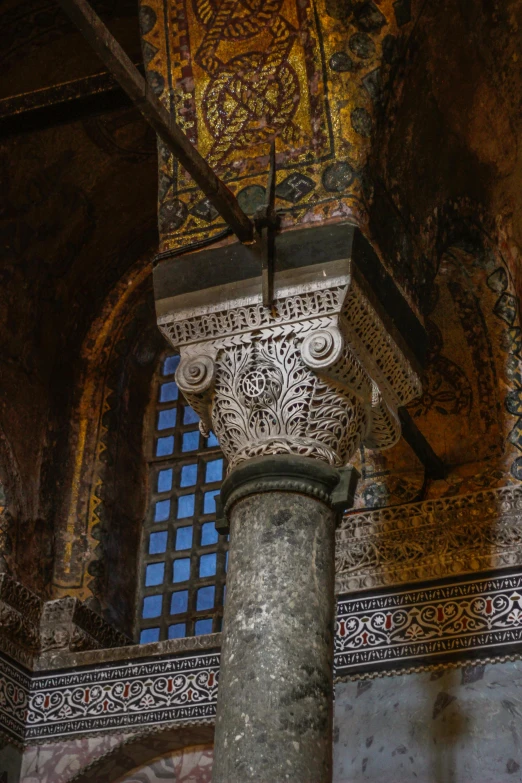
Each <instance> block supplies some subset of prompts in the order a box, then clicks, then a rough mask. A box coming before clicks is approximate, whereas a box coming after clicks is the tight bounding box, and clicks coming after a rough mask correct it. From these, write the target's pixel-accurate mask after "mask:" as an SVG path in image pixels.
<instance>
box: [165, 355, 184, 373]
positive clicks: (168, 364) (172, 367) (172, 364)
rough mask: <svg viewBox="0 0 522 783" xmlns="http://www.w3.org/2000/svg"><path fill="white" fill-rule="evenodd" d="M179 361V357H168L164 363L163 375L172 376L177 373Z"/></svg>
mask: <svg viewBox="0 0 522 783" xmlns="http://www.w3.org/2000/svg"><path fill="white" fill-rule="evenodd" d="M179 360H180V357H179V356H167V358H166V359H165V361H164V362H163V375H172V373H173V372H176V370H177V368H178V364H179Z"/></svg>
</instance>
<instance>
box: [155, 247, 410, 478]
mask: <svg viewBox="0 0 522 783" xmlns="http://www.w3.org/2000/svg"><path fill="white" fill-rule="evenodd" d="M318 267H319V268H318ZM274 290H275V297H274V304H273V307H272V308H267V307H264V306H263V304H262V302H261V295H260V293H258V292H255V291H254V292H253V286H252V284H251V283H237V284H234V285H233V286H230V285H228V286H218V287H216V288H211V289H207V290H206V291H202V292H197V293H194V294H191V295H190V296H189V297H186V298H182V297H177V298H173V299H172V300H171V305H172V309H171V310H170V312H168V313H165V314H163V315H161V316H160V317H159V318H158V325H159V327H160V329H161V331H162V332H163V334H164V335H165V336H166V338H167V339H168V341H169V342H170V344H171V345H172V346H173V347H174V348H175V349H176V350H178V351H179V352H180V354H181V362H180V364H179V367H178V370H177V373H176V381H177V383H178V385H179V388H180V389H181V391H182V392H183V394H184V395H185V397H186V399H187V401H188V402H189V403H190V404H191V405H192V407H193V408H194V409H195V410H196V411H197V413H198V414H199V416H200V418H201V430H202V432H203V433H204V434H207V433H208V430H209V429H212V430H213V431H214V432H215V434H216V436H217V438H218V440H219V442H220V445H221V448H222V449H223V452H224V454H225V456H226V458H227V460H228V462H229V468H233V467H234V466H235V465H237V464H238V463H240V462H242V461H244V460H247V459H251V458H253V457H259V456H264V455H269V454H294V455H299V456H303V457H314V458H317V459H320V460H322V461H324V462H326V463H328V464H330V465H333V466H341V465H345V464H346V463H347V462H348V461H349V460H350V459H351V457H352V456H353V454H354V452H355V451H356V449H357V448H358V447H359V445H360V444H366V445H368V446H370V447H372V448H388V447H390V446H393V445H394V444H395V443H396V441H397V440H398V438H399V436H400V424H399V419H398V414H397V408H398V407H399V406H402V405H406V404H407V403H408V402H409V401H410V400H412V399H413V398H414V397H416V396H418V395H419V394H420V392H421V385H420V380H419V377H418V375H417V373H416V371H415V370H414V369H413V367H412V365H411V364H410V362H409V360H408V359H407V358H406V355H405V353H404V352H403V350H401V348H400V347H399V345H398V343H397V342H396V340H395V339H394V337H393V336H392V334H391V331H392V330H389V329H388V328H387V327H386V325H385V323H384V321H383V318H382V317H381V315H380V314H379V313H378V312H377V310H376V308H375V307H374V305H373V304H372V302H371V294H369V293H368V292H367V291H366V290H364V288H363V286H362V285H361V283H360V282H359V281H356V280H355V278H354V275H353V274H352V267H351V263H350V261H349V260H338V261H333V262H329V263H325V264H322V265H316V266H309V267H306V268H305V269H304V271H303V270H302V269H301V270H292V271H291V272H286V273H282V274H280V275H279V276H278V275H277V274H276V277H275V286H274ZM187 305H188V306H187Z"/></svg>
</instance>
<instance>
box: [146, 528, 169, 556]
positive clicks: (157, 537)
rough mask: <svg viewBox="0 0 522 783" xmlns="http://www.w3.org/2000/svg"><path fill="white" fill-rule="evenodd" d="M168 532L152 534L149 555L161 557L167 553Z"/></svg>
mask: <svg viewBox="0 0 522 783" xmlns="http://www.w3.org/2000/svg"><path fill="white" fill-rule="evenodd" d="M168 536H169V534H168V531H167V530H163V531H162V532H161V533H151V534H150V536H149V555H160V554H162V553H163V552H166V551H167V539H168Z"/></svg>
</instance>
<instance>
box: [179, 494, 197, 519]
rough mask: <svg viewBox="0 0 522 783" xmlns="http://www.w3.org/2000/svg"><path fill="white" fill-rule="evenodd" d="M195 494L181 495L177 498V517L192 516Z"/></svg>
mask: <svg viewBox="0 0 522 783" xmlns="http://www.w3.org/2000/svg"><path fill="white" fill-rule="evenodd" d="M195 500H196V496H195V495H181V497H179V498H178V519H185V517H192V516H194V503H195Z"/></svg>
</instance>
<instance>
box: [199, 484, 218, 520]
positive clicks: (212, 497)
mask: <svg viewBox="0 0 522 783" xmlns="http://www.w3.org/2000/svg"><path fill="white" fill-rule="evenodd" d="M216 495H219V489H214V490H212V492H205V494H204V496H203V513H204V514H215V513H216Z"/></svg>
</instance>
